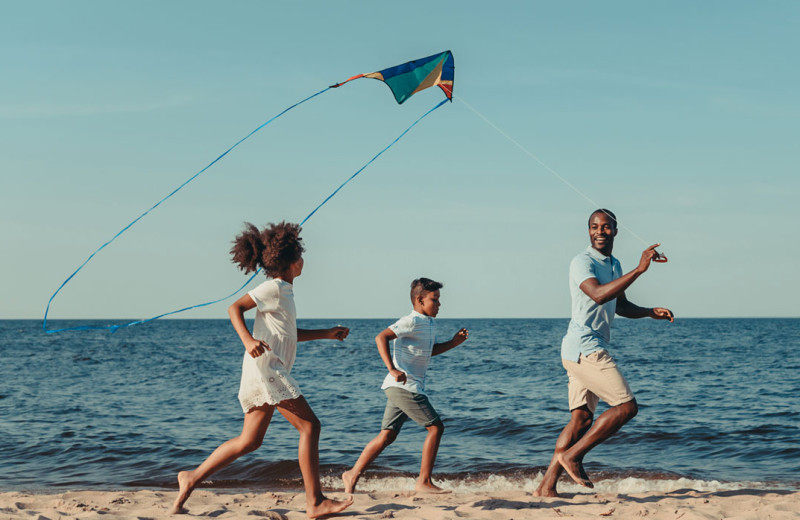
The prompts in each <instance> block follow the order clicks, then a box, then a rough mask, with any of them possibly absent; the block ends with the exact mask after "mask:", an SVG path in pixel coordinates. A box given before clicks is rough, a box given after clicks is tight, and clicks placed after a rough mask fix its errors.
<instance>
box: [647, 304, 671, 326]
mask: <svg viewBox="0 0 800 520" xmlns="http://www.w3.org/2000/svg"><path fill="white" fill-rule="evenodd" d="M650 317H651V318H653V319H654V320H669V322H670V323H672V322H673V321H675V316H674V315H673V314H672V311H671V310H669V309H665V308H664V307H653V308H652V309H651V311H650Z"/></svg>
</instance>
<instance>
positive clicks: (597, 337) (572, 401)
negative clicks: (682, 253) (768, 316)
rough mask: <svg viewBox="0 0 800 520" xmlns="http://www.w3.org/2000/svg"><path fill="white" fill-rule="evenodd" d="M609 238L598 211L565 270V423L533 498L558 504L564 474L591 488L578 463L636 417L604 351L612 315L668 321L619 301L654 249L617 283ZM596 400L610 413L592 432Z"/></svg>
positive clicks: (609, 220)
mask: <svg viewBox="0 0 800 520" xmlns="http://www.w3.org/2000/svg"><path fill="white" fill-rule="evenodd" d="M616 236H617V219H616V217H615V216H614V214H613V213H612V212H610V211H608V210H606V209H598V210H597V211H595V212H594V213H592V214H591V216H590V217H589V241H590V246H589V247H588V248H587V249H586V251H584V252H581V253H580V254H578V255H577V256H576V257H575V258H573V259H572V262H571V263H570V266H569V286H570V293H571V295H572V319H571V320H570V322H569V327H568V329H567V334H566V335H565V336H564V339H563V341H562V342H561V362H562V364H563V365H564V368H565V369H566V370H567V375H568V376H569V409H570V413H571V415H572V416H571V418H570V421H569V423H568V424H567V426H566V427H564V429H563V430H562V431H561V435H559V437H558V440H557V441H556V448H555V452H554V453H553V458H552V460H551V461H550V466H549V467H548V468H547V472H546V473H545V475H544V478H543V479H542V482H541V484H540V485H539V488H538V489H537V490H536V492H535V493H534V495H536V496H548V497H555V496H558V494H557V492H556V484H557V483H558V478H559V477H560V476H561V473H562V471H564V470H566V472H567V474H569V476H570V477H572V479H573V480H574V481H575V482H577V483H578V484H580V485H582V486H585V487H588V488H591V487H594V486H593V484H592V482H591V481H590V480H589V477H588V476H587V475H586V472H585V471H584V469H583V457H584V456H585V455H586V454H587V453H588V452H589V450H591V449H592V448H594V447H595V446H597V445H598V444H600V443H601V442H603V441H605V440H606V439H608V438H609V437H611V436H612V435H613V434H614V433H616V432H617V431H619V429H620V428H622V426H623V425H624V424H625V423H627V422H628V421H630V420H631V419H633V417H634V416H635V415H636V413H637V412H638V407H637V406H636V400H635V399H634V398H633V394H632V393H631V389H630V387H629V386H628V383H627V382H626V381H625V378H624V377H623V376H622V374H621V373H620V371H619V369H618V368H617V365H616V363H615V362H614V359H613V358H612V357H611V356H610V355H609V353H608V351H607V350H606V347H607V346H608V344H609V341H610V339H611V334H610V332H611V323H612V322H613V320H614V314H615V313H616V314H619V315H620V316H624V317H626V318H645V317H650V318H654V319H657V320H669V321H670V322H672V321H673V315H672V312H671V311H670V310H669V309H665V308H662V307H654V308H645V307H639V306H638V305H635V304H634V303H632V302H630V301H629V300H628V299H627V298H626V297H625V289H627V288H628V287H630V285H631V284H632V283H633V282H634V281H635V280H636V279H637V278H639V276H641V275H642V274H644V273H645V271H647V268H648V267H650V262H651V261H653V260H657V259H658V258H659V253H658V252H657V251H656V247H658V246H659V245H660V244H654V245H652V246H650V247H648V248H647V249H645V250H644V252H643V253H642V257H641V259H640V260H639V265H638V266H637V267H636V269H634V270H633V271H631V272H629V273H627V274H624V275H623V274H622V268H621V267H620V264H619V262H618V261H617V259H616V258H614V257H613V256H611V251H612V249H613V248H614V237H616ZM599 399H602V400H603V401H605V402H606V403H608V405H609V406H610V408H609V409H608V410H606V411H605V412H603V413H602V414H601V415H600V417H598V418H597V421H595V422H594V425H592V420H593V418H594V411H595V409H596V407H597V403H598V400H599Z"/></svg>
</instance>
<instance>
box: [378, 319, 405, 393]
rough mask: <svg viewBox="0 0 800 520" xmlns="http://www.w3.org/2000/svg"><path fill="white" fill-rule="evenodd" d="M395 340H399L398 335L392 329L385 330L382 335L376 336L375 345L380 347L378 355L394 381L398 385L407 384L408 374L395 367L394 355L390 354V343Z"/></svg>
mask: <svg viewBox="0 0 800 520" xmlns="http://www.w3.org/2000/svg"><path fill="white" fill-rule="evenodd" d="M393 339H397V334H395V333H394V331H393V330H392V329H384V330H383V331H381V333H380V334H378V335H377V336H375V344H376V345H378V353H379V354H380V355H381V359H382V360H383V364H384V365H386V368H387V369H388V370H389V373H390V374H391V375H392V377H393V378H394V380H395V381H397V382H398V383H405V382H406V373H405V372H403V371H402V370H398V369H397V367H395V366H394V361H392V354H391V352H389V342H390V341H391V340H393Z"/></svg>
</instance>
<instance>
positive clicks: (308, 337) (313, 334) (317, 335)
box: [297, 326, 350, 341]
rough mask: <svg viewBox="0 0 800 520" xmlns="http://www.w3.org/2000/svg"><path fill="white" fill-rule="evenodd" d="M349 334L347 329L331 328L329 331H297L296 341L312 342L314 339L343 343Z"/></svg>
mask: <svg viewBox="0 0 800 520" xmlns="http://www.w3.org/2000/svg"><path fill="white" fill-rule="evenodd" d="M348 334H350V329H348V328H347V327H339V326H336V327H331V328H329V329H297V341H314V340H315V339H338V340H339V341H343V340H344V338H346V337H347V335H348Z"/></svg>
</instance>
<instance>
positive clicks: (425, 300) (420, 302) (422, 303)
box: [415, 289, 441, 318]
mask: <svg viewBox="0 0 800 520" xmlns="http://www.w3.org/2000/svg"><path fill="white" fill-rule="evenodd" d="M440 306H441V303H439V290H438V289H437V290H435V291H429V292H425V293H422V295H421V296H420V297H419V298H418V299H417V305H416V306H415V310H416V311H417V312H418V313H420V314H423V315H425V316H430V317H431V318H435V317H436V315H437V314H439V307H440Z"/></svg>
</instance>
